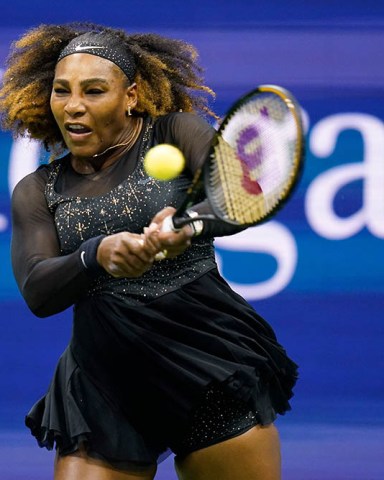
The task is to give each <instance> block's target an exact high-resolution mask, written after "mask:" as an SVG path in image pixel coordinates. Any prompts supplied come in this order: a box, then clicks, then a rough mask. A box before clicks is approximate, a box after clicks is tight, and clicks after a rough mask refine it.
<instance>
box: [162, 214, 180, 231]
mask: <svg viewBox="0 0 384 480" xmlns="http://www.w3.org/2000/svg"><path fill="white" fill-rule="evenodd" d="M178 230H180V228H176V227H175V224H174V223H173V216H172V215H169V216H168V217H165V218H164V220H163V223H162V225H161V231H162V232H177V231H178Z"/></svg>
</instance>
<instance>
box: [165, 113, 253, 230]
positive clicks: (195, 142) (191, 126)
mask: <svg viewBox="0 0 384 480" xmlns="http://www.w3.org/2000/svg"><path fill="white" fill-rule="evenodd" d="M215 133H216V130H215V129H214V127H213V126H211V125H209V124H208V122H206V121H205V120H204V119H203V118H201V117H199V116H198V115H196V114H193V113H174V114H171V115H168V116H166V117H164V119H163V121H159V122H158V139H161V141H162V142H166V143H172V144H174V145H176V146H177V147H178V148H180V150H181V151H182V152H183V154H184V156H185V160H186V168H187V169H188V170H189V172H190V173H191V177H193V175H194V174H195V172H196V171H197V169H198V168H200V167H201V166H202V165H203V164H204V161H205V160H206V158H207V157H208V155H209V152H210V147H211V143H212V140H213V138H214V135H215ZM193 210H194V211H196V212H197V213H199V214H213V211H212V208H211V207H210V204H209V202H208V200H207V199H204V200H202V201H201V202H199V203H197V204H196V205H194V207H193ZM242 230H244V227H240V226H237V225H230V224H227V223H224V222H221V221H217V222H216V221H209V222H208V221H205V222H204V228H203V231H202V234H201V235H202V236H207V237H222V236H226V235H233V234H235V233H238V232H240V231H242Z"/></svg>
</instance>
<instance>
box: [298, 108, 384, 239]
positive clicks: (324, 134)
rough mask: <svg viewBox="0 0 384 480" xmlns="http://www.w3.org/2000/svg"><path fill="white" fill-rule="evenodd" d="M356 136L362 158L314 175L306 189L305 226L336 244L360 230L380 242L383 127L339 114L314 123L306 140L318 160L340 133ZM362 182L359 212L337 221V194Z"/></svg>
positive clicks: (383, 206)
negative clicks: (306, 224)
mask: <svg viewBox="0 0 384 480" xmlns="http://www.w3.org/2000/svg"><path fill="white" fill-rule="evenodd" d="M350 129H353V130H357V131H358V132H360V134H361V136H362V139H363V145H364V158H363V159H362V161H361V162H359V163H349V164H346V165H339V166H336V167H334V168H331V169H329V170H327V171H325V172H324V173H322V174H320V175H318V176H317V177H316V178H315V179H314V180H313V182H312V183H311V185H310V186H309V188H308V191H307V195H306V204H305V208H306V214H307V218H308V222H309V224H310V225H311V227H312V228H313V230H314V231H315V232H317V233H318V234H319V235H321V236H323V237H325V238H329V239H333V240H340V239H345V238H349V237H351V236H353V235H356V234H357V233H358V232H359V231H360V230H362V229H363V228H364V227H367V228H368V230H369V231H370V232H371V233H372V234H373V235H376V236H377V237H379V238H384V124H383V122H382V121H381V120H379V119H378V118H376V117H374V116H371V115H367V114H363V113H341V114H337V115H332V116H330V117H326V118H324V119H323V120H321V121H320V122H318V123H317V124H316V125H315V126H314V128H313V130H312V132H311V137H310V145H309V146H310V150H311V151H312V152H313V153H314V154H315V155H316V156H318V157H323V158H325V157H328V156H330V155H331V154H332V152H333V151H334V149H335V146H336V142H337V139H338V136H339V135H340V133H341V132H342V131H344V130H350ZM360 179H361V180H363V202H362V206H361V208H360V209H359V210H358V211H357V212H355V213H353V214H351V215H350V216H349V217H343V218H341V217H339V216H338V215H337V214H336V212H335V211H334V208H333V205H334V199H335V196H336V194H337V193H338V191H339V190H340V189H341V188H342V187H343V186H345V185H347V184H348V183H350V182H352V181H354V180H360Z"/></svg>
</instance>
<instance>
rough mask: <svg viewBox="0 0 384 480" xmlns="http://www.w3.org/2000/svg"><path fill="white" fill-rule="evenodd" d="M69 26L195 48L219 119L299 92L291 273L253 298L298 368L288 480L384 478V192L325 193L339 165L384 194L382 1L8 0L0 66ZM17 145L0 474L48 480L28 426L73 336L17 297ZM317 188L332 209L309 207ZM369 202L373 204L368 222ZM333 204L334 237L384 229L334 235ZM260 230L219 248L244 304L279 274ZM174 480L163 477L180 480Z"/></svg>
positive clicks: (4, 241) (2, 146) (5, 239)
mask: <svg viewBox="0 0 384 480" xmlns="http://www.w3.org/2000/svg"><path fill="white" fill-rule="evenodd" d="M74 20H84V21H85V20H89V21H95V22H99V23H102V24H105V25H111V26H117V27H123V28H125V29H127V30H128V31H131V32H141V31H153V32H158V33H161V34H165V35H168V36H172V37H176V38H181V39H184V40H186V41H188V42H191V43H193V44H194V45H195V46H196V47H197V48H198V50H199V52H200V62H201V64H202V65H203V67H204V68H205V78H206V82H207V83H208V84H209V85H210V86H211V87H212V88H213V89H214V90H215V91H216V93H217V99H216V101H215V103H214V104H213V108H214V109H215V110H216V111H217V113H219V114H223V113H224V112H225V110H226V108H228V106H229V105H230V104H231V103H232V102H233V101H234V100H235V99H236V98H237V97H238V96H239V95H241V94H243V93H245V92H247V91H248V90H250V89H252V88H254V87H255V86H256V85H258V84H262V83H275V84H280V85H283V86H284V87H286V88H288V89H290V90H291V91H292V92H293V93H294V94H295V96H296V97H297V99H298V100H299V102H300V103H301V105H302V107H303V109H304V115H305V119H306V126H307V134H306V136H307V157H306V163H305V168H304V172H303V177H302V180H301V183H300V185H299V188H298V189H297V190H296V192H295V194H294V196H293V198H292V199H291V201H290V203H289V204H288V205H287V206H286V208H285V209H284V210H283V211H281V212H279V214H278V215H277V216H276V217H275V218H274V219H273V220H272V221H271V222H270V224H271V225H270V226H271V227H272V228H273V227H274V226H277V227H281V228H282V229H283V231H284V232H285V233H286V235H287V236H288V238H290V239H291V240H292V241H293V245H294V246H295V252H296V253H297V260H296V262H295V263H294V268H293V270H292V272H291V275H290V277H289V280H288V281H287V282H286V284H285V285H284V286H283V287H281V288H280V289H279V290H278V291H276V292H275V293H273V294H270V295H268V296H267V295H263V294H260V293H259V294H255V295H250V296H249V301H250V302H251V303H252V304H253V305H254V306H255V308H256V309H257V310H258V311H259V312H260V313H261V314H262V315H263V316H264V317H265V318H266V319H267V320H268V321H269V322H270V323H271V324H272V325H273V327H274V328H275V330H276V332H277V334H278V337H279V338H280V341H281V342H282V343H283V344H284V346H285V347H286V349H287V350H288V352H289V354H290V355H291V356H292V357H293V358H294V359H295V360H296V361H297V362H298V363H299V364H300V375H301V378H300V381H299V383H298V386H297V388H296V392H295V397H294V399H293V401H292V407H293V411H292V412H291V413H289V414H288V415H286V416H285V417H284V418H282V419H279V421H278V425H279V427H280V429H281V434H282V437H283V440H284V442H283V453H285V456H284V458H285V463H284V464H283V465H284V467H283V468H284V473H285V477H284V478H286V479H290V478H292V479H293V478H295V479H296V480H298V479H299V480H300V479H310V480H315V479H317V478H319V479H320V478H321V479H324V478H329V479H332V480H335V479H361V480H375V479H381V478H384V466H383V461H382V453H383V452H382V450H383V441H384V433H383V432H384V415H383V407H384V381H383V370H384V355H383V339H384V335H383V333H384V332H383V330H384V328H383V324H384V315H383V304H384V301H383V300H384V299H383V271H384V254H383V238H384V203H383V193H382V191H384V188H383V187H384V184H382V183H381V181H378V182H377V183H376V184H375V182H370V181H368V180H367V178H368V177H365V178H362V177H360V178H357V179H356V180H354V181H347V180H346V181H345V182H344V183H342V184H341V186H340V188H338V189H337V193H336V195H335V197H334V199H331V200H330V199H329V197H328V196H327V190H326V186H327V182H328V184H329V182H330V181H331V179H332V175H333V173H334V172H335V169H336V168H338V167H339V168H344V169H345V171H347V169H348V168H349V167H350V166H352V167H354V166H357V167H358V166H359V165H360V166H362V167H364V168H367V170H365V171H368V167H367V165H368V164H369V165H371V166H370V167H369V169H370V170H369V172H371V175H373V177H376V178H377V179H379V180H383V181H384V174H383V168H384V148H383V142H384V124H383V122H382V119H383V115H384V103H383V99H384V93H383V92H384V89H383V85H384V53H383V52H384V48H383V47H384V30H383V27H384V2H381V1H379V0H376V1H372V0H371V1H370V0H365V1H349V2H346V1H339V2H333V1H317V0H316V1H310V2H309V1H292V2H289V1H269V2H259V1H245V0H238V1H236V2H233V1H200V0H196V1H194V2H190V3H186V2H180V1H170V0H168V1H163V2H158V1H156V2H155V1H138V0H134V1H126V0H124V1H123V0H122V1H117V0H110V1H108V2H105V1H104V0H93V1H88V0H85V1H73V0H67V1H66V2H52V1H48V0H47V1H29V2H23V1H21V0H14V1H12V2H7V3H6V4H5V5H2V6H1V16H0V68H2V67H4V61H5V58H6V55H7V52H8V50H9V45H10V43H11V41H13V40H14V39H16V38H17V37H18V36H19V35H21V34H22V33H23V32H24V31H25V29H27V28H30V27H32V26H36V25H38V24H39V23H61V22H66V21H74ZM350 115H351V116H352V117H351V118H353V121H354V122H355V123H353V124H352V127H351V126H350V127H348V123H347V116H350ZM338 118H341V119H342V120H341V122H343V119H345V125H346V126H345V127H344V128H342V129H341V130H340V132H339V133H338V134H337V135H336V141H335V145H334V148H329V150H328V153H326V154H321V153H319V148H321V146H322V145H325V144H326V139H327V136H325V137H322V136H321V135H320V133H321V132H320V131H319V128H320V126H321V125H330V128H331V127H332V122H335V121H337V119H338ZM348 118H349V117H348ZM368 120H372V121H373V123H374V127H375V128H373V127H371V124H370V123H365V122H367V121H368ZM356 122H357V124H358V125H361V128H360V127H359V128H356V126H353V125H356ZM359 122H362V123H359ZM365 128H366V129H367V130H364V129H365ZM331 130H332V128H331ZM367 132H368V133H367ZM368 137H369V138H368ZM328 138H329V137H328ZM12 142H13V140H12V138H11V136H10V135H9V134H6V133H1V134H0V155H1V159H0V256H1V262H0V318H1V335H0V378H1V383H0V448H1V452H2V453H0V467H1V468H0V469H1V470H2V471H3V472H5V473H4V475H5V477H1V478H6V479H8V478H12V479H17V478H28V479H29V478H31V479H32V478H40V479H41V478H50V476H49V475H50V474H49V468H50V467H49V465H50V463H51V460H52V456H51V455H49V454H45V452H44V453H43V452H41V451H40V450H39V449H37V448H35V447H34V442H33V440H32V439H30V438H29V437H28V435H29V434H28V432H27V431H26V430H23V417H24V414H25V413H26V411H27V410H28V409H29V407H30V406H31V404H32V403H33V402H34V401H35V400H36V399H37V398H38V397H40V396H41V395H42V394H43V393H44V391H45V389H46V387H47V384H48V382H49V379H50V377H51V375H52V371H53V368H54V366H55V363H56V361H57V358H58V356H59V355H60V353H61V351H62V350H63V348H64V346H65V345H66V343H67V341H68V338H69V335H70V329H71V313H70V311H67V312H64V313H62V314H60V315H57V316H55V317H52V318H49V319H44V320H41V319H37V318H35V317H33V315H32V314H31V313H29V312H28V310H27V308H26V307H25V305H24V303H23V301H22V299H21V297H20V295H19V293H18V291H17V288H16V286H15V283H14V280H13V277H12V272H11V266H10V263H9V242H10V237H11V228H10V225H9V209H10V205H9V202H10V190H11V188H10V186H9V176H10V152H11V148H12ZM319 145H320V147H319ZM22 170H23V171H24V169H22ZM370 178H372V177H370ZM321 179H324V186H325V187H324V188H325V190H324V196H321V195H320V197H317V200H316V201H317V202H318V203H316V202H314V203H310V198H311V194H312V193H313V189H314V186H315V185H316V184H317V182H319V181H320V180H321ZM368 191H370V192H371V193H370V195H371V198H373V199H377V202H376V210H375V211H374V212H373V213H372V214H370V213H369V211H368V210H369V208H368V207H367V192H368ZM326 202H329V203H330V208H331V211H332V212H333V215H334V216H335V218H336V220H337V225H340V228H341V225H343V224H344V223H343V222H347V221H348V220H349V219H351V217H352V216H353V215H354V214H356V213H358V212H361V214H362V215H365V218H366V219H367V218H368V217H369V218H373V223H375V224H378V225H379V227H378V228H377V229H376V230H374V229H373V228H372V226H371V223H370V222H372V221H371V220H369V221H368V220H365V221H363V222H362V224H361V225H360V227H359V226H356V227H355V228H354V229H352V231H351V232H350V233H349V234H344V235H343V234H340V233H338V227H337V226H336V227H335V226H332V225H331V223H330V219H329V218H328V217H327V215H326V214H324V210H323V205H324V203H326ZM370 215H371V216H370ZM314 218H315V220H316V223H314V220H313V219H314ZM381 220H382V222H381ZM380 224H382V225H383V227H381V228H380ZM356 225H357V224H356ZM267 227H268V225H267ZM263 229H264V226H263V227H257V228H253V229H252V230H251V231H249V232H248V236H247V239H246V244H247V245H248V246H247V247H243V248H238V247H236V244H237V243H238V242H240V240H239V239H238V238H237V237H236V236H235V237H233V238H231V239H230V241H228V240H226V241H225V242H221V241H218V242H217V247H218V255H219V256H220V259H221V268H222V271H223V273H224V275H225V277H226V278H227V279H228V280H229V281H230V282H232V283H233V284H234V285H236V286H240V290H241V289H242V288H243V287H247V286H254V287H255V291H257V287H258V285H260V284H262V283H263V282H264V281H266V280H268V279H270V278H272V277H273V276H274V275H275V274H276V272H277V270H278V269H279V265H278V262H277V260H276V258H275V256H274V255H273V254H271V251H268V249H267V251H265V250H264V251H263V249H262V248H259V247H258V245H259V244H258V239H260V238H262V237H263V235H267V236H268V231H264V232H263ZM327 232H328V233H327ZM269 234H271V233H270V232H269ZM271 241H272V240H271ZM252 242H254V245H255V246H254V247H252ZM267 243H268V242H267ZM283 244H284V242H283V241H282V242H281V245H283ZM286 255H287V254H286ZM284 445H286V446H285V447H284ZM26 459H28V461H26ZM28 464H29V467H26V466H25V465H28ZM21 465H24V467H22V466H21ZM168 467H169V465H168V466H167V464H165V466H162V467H161V468H162V469H163V471H160V472H159V475H164V479H165V478H167V479H168V480H170V479H171V478H173V477H172V475H173V474H172V473H169V471H168V470H167V472H168V473H165V472H166V469H167V468H168ZM23 468H25V469H26V470H25V471H24V470H23ZM34 468H35V470H33V469H34ZM169 468H170V467H169ZM26 472H28V474H26ZM33 472H34V473H33ZM7 475H8V476H7ZM34 475H36V476H34ZM44 475H45V476H44ZM160 478H163V477H160Z"/></svg>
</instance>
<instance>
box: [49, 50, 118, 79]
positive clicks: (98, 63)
mask: <svg viewBox="0 0 384 480" xmlns="http://www.w3.org/2000/svg"><path fill="white" fill-rule="evenodd" d="M55 78H65V79H72V78H74V79H75V78H81V79H85V78H105V79H106V80H110V81H119V80H122V81H124V80H125V75H124V73H123V72H122V71H121V70H120V68H119V67H118V66H117V65H115V64H114V63H113V62H111V61H110V60H107V59H106V58H102V57H98V56H96V55H91V54H90V53H74V54H72V55H68V56H67V57H64V58H63V59H62V60H60V62H58V64H57V65H56V70H55Z"/></svg>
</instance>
